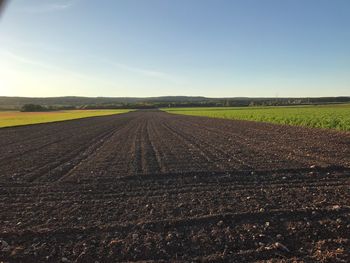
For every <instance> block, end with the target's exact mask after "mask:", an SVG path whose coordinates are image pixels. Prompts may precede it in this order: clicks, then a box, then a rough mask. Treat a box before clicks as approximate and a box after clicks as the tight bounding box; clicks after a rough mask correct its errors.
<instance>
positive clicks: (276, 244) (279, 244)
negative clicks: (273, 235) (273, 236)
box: [274, 242, 289, 252]
mask: <svg viewBox="0 0 350 263" xmlns="http://www.w3.org/2000/svg"><path fill="white" fill-rule="evenodd" d="M274 245H275V247H276V248H279V249H281V250H284V251H286V252H289V249H288V248H287V247H286V246H285V245H283V244H282V243H280V242H276V243H275V244H274Z"/></svg>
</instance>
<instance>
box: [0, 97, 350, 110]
mask: <svg viewBox="0 0 350 263" xmlns="http://www.w3.org/2000/svg"><path fill="white" fill-rule="evenodd" d="M327 103H350V97H320V98H249V97H233V98H207V97H201V96H195V97H191V96H162V97H148V98H136V97H72V96H70V97H47V98H30V97H4V96H0V109H8V110H10V109H13V110H16V109H20V108H21V107H22V106H23V105H25V104H38V105H42V106H47V107H57V108H60V107H72V108H133V107H134V108H143V107H146V108H147V107H168V106H171V107H176V106H188V107H195V106H218V107H220V106H258V105H301V104H327Z"/></svg>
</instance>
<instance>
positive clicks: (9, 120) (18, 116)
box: [0, 110, 130, 128]
mask: <svg viewBox="0 0 350 263" xmlns="http://www.w3.org/2000/svg"><path fill="white" fill-rule="evenodd" d="M128 111H130V110H68V111H51V112H19V111H0V128H2V127H10V126H20V125H28V124H37V123H45V122H54V121H65V120H73V119H81V118H87V117H94V116H104V115H112V114H119V113H125V112H128Z"/></svg>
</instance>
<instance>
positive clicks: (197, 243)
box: [0, 111, 350, 262]
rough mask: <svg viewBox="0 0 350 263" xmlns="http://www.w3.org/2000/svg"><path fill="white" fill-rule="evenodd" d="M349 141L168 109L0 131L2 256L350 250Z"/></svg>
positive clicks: (176, 256) (329, 253)
mask: <svg viewBox="0 0 350 263" xmlns="http://www.w3.org/2000/svg"><path fill="white" fill-rule="evenodd" d="M349 187H350V134H349V133H344V132H343V133H342V132H335V131H326V130H317V129H306V128H299V127H288V126H281V125H273V124H264V123H255V122H246V121H230V120H219V119H209V118H201V117H190V116H180V115H171V114H168V113H164V112H159V111H142V112H131V113H127V114H121V115H115V116H105V117H96V118H87V119H80V120H74V121H65V122H58V123H51V124H41V125H32V126H23V127H16V128H4V129H0V205H1V212H0V222H1V223H2V224H0V242H1V243H0V260H4V261H5V262H6V261H10V262H16V261H18V262H21V261H23V262H28V261H32V262H38V261H49V262H55V261H56V262H91V261H92V262H94V261H98V262H113V261H142V260H155V261H161V260H164V261H176V260H177V261H215V262H216V261H220V260H221V261H232V260H236V261H238V262H242V261H243V262H250V261H251V262H256V261H264V260H273V259H275V260H282V259H283V260H285V261H288V260H293V259H299V260H305V261H308V262H310V261H311V262H312V261H315V262H316V261H320V260H321V261H322V260H323V261H324V262H334V260H336V259H339V260H345V261H344V262H346V260H347V259H348V258H349V256H350V252H349V248H350V240H349V236H350V206H349V204H350V191H349Z"/></svg>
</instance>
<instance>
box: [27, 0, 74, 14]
mask: <svg viewBox="0 0 350 263" xmlns="http://www.w3.org/2000/svg"><path fill="white" fill-rule="evenodd" d="M75 2H76V1H73V0H71V1H54V2H51V3H45V4H42V5H33V6H28V7H25V8H23V9H22V10H21V11H22V12H24V13H30V14H42V13H50V12H55V11H63V10H66V9H69V8H70V7H72V6H74V4H75Z"/></svg>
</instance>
